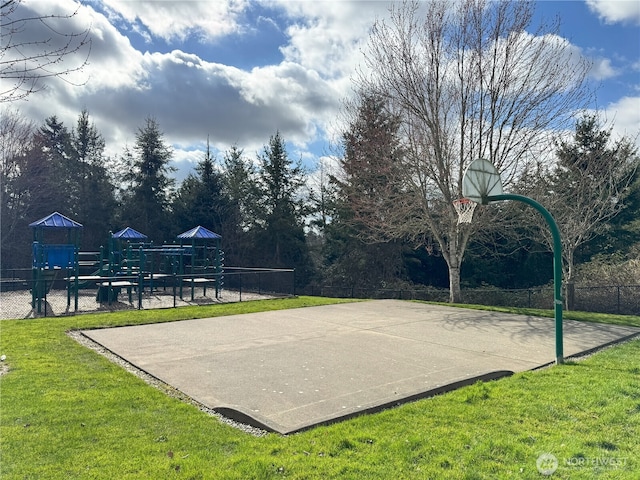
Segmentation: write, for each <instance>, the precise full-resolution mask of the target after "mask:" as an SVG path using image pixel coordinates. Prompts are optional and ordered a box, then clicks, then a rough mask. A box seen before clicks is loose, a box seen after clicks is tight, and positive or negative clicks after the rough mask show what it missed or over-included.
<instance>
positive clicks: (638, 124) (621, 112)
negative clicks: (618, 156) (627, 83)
mask: <svg viewBox="0 0 640 480" xmlns="http://www.w3.org/2000/svg"><path fill="white" fill-rule="evenodd" d="M604 117H605V118H606V119H607V121H608V122H610V123H611V124H612V125H613V132H612V134H613V136H614V137H616V138H620V137H623V136H624V137H627V138H630V139H632V140H635V142H636V145H637V146H638V148H640V96H639V97H623V98H621V99H620V100H618V101H617V102H614V103H612V104H610V105H608V106H607V108H606V109H605V110H604Z"/></svg>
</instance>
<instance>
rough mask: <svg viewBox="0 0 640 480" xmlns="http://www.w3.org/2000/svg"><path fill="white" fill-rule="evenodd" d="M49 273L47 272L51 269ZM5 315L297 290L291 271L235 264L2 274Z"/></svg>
mask: <svg viewBox="0 0 640 480" xmlns="http://www.w3.org/2000/svg"><path fill="white" fill-rule="evenodd" d="M45 272H46V273H45ZM2 274H3V275H2V277H1V279H0V318H4V319H8V318H28V317H36V316H58V315H73V314H76V313H89V312H104V311H116V310H132V309H152V308H173V307H181V306H187V305H206V304H214V303H227V302H242V301H247V300H257V299H266V298H278V297H288V296H293V295H294V294H295V272H294V270H291V269H252V268H229V269H228V270H227V269H225V271H224V272H222V273H218V274H198V275H197V276H195V275H168V274H154V275H151V274H139V275H118V276H113V277H107V276H78V277H75V276H73V275H68V271H67V270H62V269H61V270H51V271H41V272H38V273H37V274H36V275H34V273H33V271H32V270H30V269H23V270H17V269H16V270H10V271H6V272H2Z"/></svg>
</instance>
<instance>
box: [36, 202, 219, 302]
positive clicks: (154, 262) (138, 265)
mask: <svg viewBox="0 0 640 480" xmlns="http://www.w3.org/2000/svg"><path fill="white" fill-rule="evenodd" d="M29 226H30V227H31V228H33V230H34V241H33V264H32V279H33V287H32V291H31V293H32V298H31V307H32V309H33V310H34V312H35V313H38V314H39V313H41V310H42V303H43V301H44V300H46V294H47V293H48V290H49V288H51V285H52V284H53V282H54V280H59V279H58V275H59V274H60V273H61V272H62V273H63V274H64V277H63V279H64V281H65V282H66V290H67V311H68V310H70V308H71V298H72V297H73V298H74V311H77V310H78V293H79V291H80V290H81V289H94V288H97V294H96V301H97V302H100V303H104V302H107V303H111V302H115V301H118V296H119V294H120V293H121V292H122V291H123V290H126V292H127V294H128V300H129V303H130V304H131V303H133V293H134V292H135V293H136V294H137V297H138V308H140V305H141V303H142V295H143V292H144V291H145V289H147V290H148V291H149V292H153V291H155V290H157V289H158V288H159V287H160V286H162V288H163V289H165V290H166V288H167V286H171V287H172V288H173V292H174V296H175V294H176V290H177V292H179V297H180V298H181V299H182V298H183V293H184V292H183V290H184V287H185V286H186V287H188V290H189V291H190V297H191V301H193V300H194V298H195V288H196V286H198V287H202V289H203V296H206V290H207V287H208V286H213V287H214V289H215V298H216V299H218V298H219V295H220V292H221V290H222V286H223V263H224V253H223V251H222V250H221V248H220V241H221V239H222V237H221V236H220V235H218V234H217V233H214V232H212V231H210V230H208V229H206V228H204V227H202V226H200V225H198V226H197V227H194V228H192V229H191V230H188V231H186V232H184V233H182V234H180V235H178V236H177V237H176V240H177V243H176V244H171V245H169V244H163V245H154V244H153V242H149V241H148V240H147V236H146V235H144V234H142V233H140V232H138V231H136V230H134V229H133V228H131V227H126V228H124V229H123V230H120V231H119V232H116V233H112V234H110V235H109V239H108V242H107V244H106V245H105V246H103V247H101V248H100V251H99V252H81V251H80V233H81V231H82V228H83V227H82V225H81V224H79V223H77V222H75V221H73V220H71V219H70V218H68V217H65V216H64V215H61V214H60V213H58V212H54V213H52V214H51V215H49V216H47V217H44V218H42V219H40V220H38V221H36V222H33V223H31V224H30V225H29ZM45 234H46V237H45ZM49 237H55V239H56V243H47V241H46V240H49ZM65 240H66V243H63V241H65ZM168 282H169V283H170V285H167V283H168Z"/></svg>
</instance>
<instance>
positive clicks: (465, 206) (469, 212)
mask: <svg viewBox="0 0 640 480" xmlns="http://www.w3.org/2000/svg"><path fill="white" fill-rule="evenodd" d="M476 205H478V204H477V203H476V202H472V201H471V200H469V199H468V198H460V199H458V200H454V201H453V207H454V208H455V209H456V212H458V225H460V224H461V223H471V220H473V212H474V210H475V209H476Z"/></svg>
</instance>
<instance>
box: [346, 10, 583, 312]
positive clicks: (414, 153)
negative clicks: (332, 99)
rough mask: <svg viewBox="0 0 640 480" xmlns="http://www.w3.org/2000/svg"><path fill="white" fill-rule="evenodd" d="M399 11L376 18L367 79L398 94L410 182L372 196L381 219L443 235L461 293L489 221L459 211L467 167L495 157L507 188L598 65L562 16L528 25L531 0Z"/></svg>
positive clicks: (394, 102) (367, 84) (398, 229)
mask: <svg viewBox="0 0 640 480" xmlns="http://www.w3.org/2000/svg"><path fill="white" fill-rule="evenodd" d="M390 13H391V15H390V20H389V21H384V20H381V21H378V22H376V23H375V25H374V26H373V28H372V31H371V34H370V38H369V44H368V49H367V50H366V51H365V54H364V56H365V66H364V68H363V70H362V71H361V74H360V75H359V76H358V78H357V86H358V89H359V90H362V91H368V92H372V93H374V94H377V95H380V96H382V97H383V98H386V99H387V100H388V104H389V105H390V108H391V109H392V110H393V113H394V114H395V115H398V116H399V118H400V119H401V132H402V136H403V138H404V140H405V143H406V145H405V150H406V155H405V156H404V157H403V159H402V165H401V168H398V169H395V171H397V172H400V175H402V178H400V179H399V180H398V182H397V184H399V185H402V188H401V189H399V188H394V189H389V190H388V191H389V195H388V196H386V197H385V198H377V199H376V201H377V203H376V205H369V206H367V208H376V209H377V210H378V211H379V214H378V215H375V216H371V218H372V222H374V223H375V222H379V223H380V224H379V225H377V226H376V225H373V227H374V228H372V231H374V232H384V234H385V235H386V236H390V237H394V238H400V237H404V238H406V237H411V238H413V239H415V240H416V242H422V241H424V239H425V238H427V237H430V238H433V239H434V240H435V242H436V243H437V244H438V245H439V249H440V252H441V253H442V255H443V257H444V259H445V260H446V262H447V265H448V268H449V283H450V300H451V301H454V302H455V301H459V300H460V266H461V263H462V258H463V255H464V252H465V248H466V246H467V243H468V240H469V238H470V236H471V235H472V234H473V233H474V232H475V231H477V230H478V229H482V228H484V225H483V223H482V222H481V221H474V223H472V224H471V225H458V223H457V214H456V211H455V209H454V207H453V203H452V202H453V201H454V200H456V199H459V198H460V197H461V196H462V176H463V173H464V170H465V168H466V167H467V165H468V164H469V163H470V162H471V161H473V160H474V159H476V158H481V157H482V158H486V159H487V160H489V161H491V162H492V163H493V164H494V165H495V166H496V167H497V168H498V170H499V171H500V172H501V175H502V178H503V182H504V183H505V186H506V187H507V188H508V186H509V185H510V184H511V183H512V182H513V180H514V178H515V177H516V174H517V173H518V171H519V169H520V168H521V167H522V165H523V164H526V163H527V162H529V161H532V160H533V159H534V158H535V157H536V155H537V154H538V153H539V152H541V151H544V150H545V149H548V148H549V147H550V146H551V145H552V143H550V142H549V132H550V131H553V130H555V129H558V128H566V126H567V124H568V122H569V120H570V116H571V114H572V113H573V112H574V111H575V109H576V108H580V107H582V106H584V104H585V102H586V100H587V98H588V91H587V88H586V85H587V84H586V74H587V72H588V69H589V65H588V64H587V63H586V62H585V61H583V60H582V59H581V58H572V57H571V56H570V55H569V53H568V48H567V47H568V43H567V42H566V41H565V40H564V39H562V38H560V37H559V36H558V35H557V34H556V32H557V25H551V26H547V25H542V26H541V27H539V28H538V29H537V30H535V31H533V32H532V33H529V29H530V26H531V22H532V15H533V3H532V2H528V1H520V2H491V1H485V0H462V1H459V2H453V1H437V0H436V1H430V2H418V1H405V2H404V3H402V4H401V5H399V6H397V7H396V6H393V7H392V9H391V11H390ZM486 213H487V212H486V211H484V212H483V211H481V210H480V209H477V212H476V216H482V215H486ZM376 227H377V228H376Z"/></svg>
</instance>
